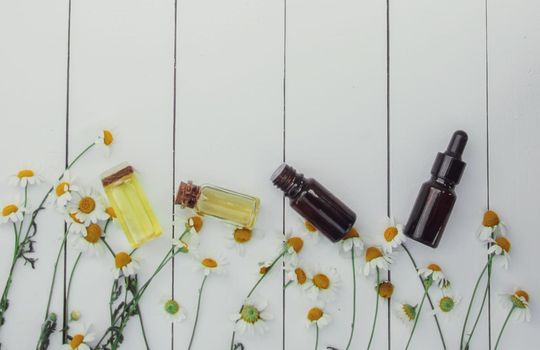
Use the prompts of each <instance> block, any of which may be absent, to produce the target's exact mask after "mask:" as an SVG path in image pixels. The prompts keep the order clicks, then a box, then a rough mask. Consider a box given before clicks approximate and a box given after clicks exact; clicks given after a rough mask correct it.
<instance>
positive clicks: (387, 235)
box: [384, 226, 398, 242]
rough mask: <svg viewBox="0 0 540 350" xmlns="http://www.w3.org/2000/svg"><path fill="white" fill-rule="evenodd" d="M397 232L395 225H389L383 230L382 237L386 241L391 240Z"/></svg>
mask: <svg viewBox="0 0 540 350" xmlns="http://www.w3.org/2000/svg"><path fill="white" fill-rule="evenodd" d="M397 234H398V229H397V227H395V226H390V227H388V228H386V230H384V239H385V240H386V241H387V242H392V241H393V240H394V238H396V236H397Z"/></svg>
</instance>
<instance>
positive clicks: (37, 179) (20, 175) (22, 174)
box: [9, 168, 43, 188]
mask: <svg viewBox="0 0 540 350" xmlns="http://www.w3.org/2000/svg"><path fill="white" fill-rule="evenodd" d="M41 182H43V179H42V178H41V176H39V175H38V174H37V172H36V171H35V170H34V169H30V168H25V169H21V170H19V171H18V172H17V173H16V174H14V175H12V176H10V178H9V184H10V185H13V186H18V187H22V188H24V187H26V186H32V185H39V184H40V183H41Z"/></svg>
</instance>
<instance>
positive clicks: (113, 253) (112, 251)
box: [101, 237, 116, 259]
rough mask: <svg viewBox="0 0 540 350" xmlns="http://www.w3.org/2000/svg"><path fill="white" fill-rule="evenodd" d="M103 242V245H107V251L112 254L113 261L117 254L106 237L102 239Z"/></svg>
mask: <svg viewBox="0 0 540 350" xmlns="http://www.w3.org/2000/svg"><path fill="white" fill-rule="evenodd" d="M101 241H102V242H103V244H105V247H107V250H108V251H109V253H111V255H112V257H113V259H114V258H115V257H116V253H115V252H114V250H113V249H112V248H111V246H110V245H109V243H108V242H107V241H106V240H105V237H101Z"/></svg>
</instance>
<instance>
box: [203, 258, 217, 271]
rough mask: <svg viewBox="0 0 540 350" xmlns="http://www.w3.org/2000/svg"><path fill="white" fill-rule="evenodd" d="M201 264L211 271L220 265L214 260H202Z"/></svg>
mask: <svg viewBox="0 0 540 350" xmlns="http://www.w3.org/2000/svg"><path fill="white" fill-rule="evenodd" d="M201 264H202V265H203V266H204V267H208V268H210V269H214V268H216V267H217V266H218V263H217V261H215V260H214V259H212V258H204V259H202V260H201Z"/></svg>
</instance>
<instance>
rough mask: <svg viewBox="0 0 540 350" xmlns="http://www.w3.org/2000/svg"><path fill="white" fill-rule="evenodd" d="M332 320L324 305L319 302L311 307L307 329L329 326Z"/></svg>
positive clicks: (307, 318)
mask: <svg viewBox="0 0 540 350" xmlns="http://www.w3.org/2000/svg"><path fill="white" fill-rule="evenodd" d="M331 320H332V318H331V316H330V315H329V314H328V312H326V309H325V307H324V303H322V302H319V303H316V304H315V305H313V306H312V307H310V308H309V309H308V311H307V314H306V327H310V326H312V325H317V326H318V327H319V328H323V327H325V326H327V325H328V324H329V323H330V321H331Z"/></svg>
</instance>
